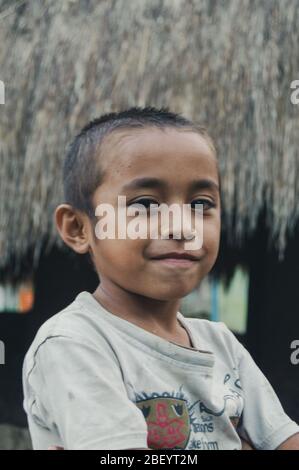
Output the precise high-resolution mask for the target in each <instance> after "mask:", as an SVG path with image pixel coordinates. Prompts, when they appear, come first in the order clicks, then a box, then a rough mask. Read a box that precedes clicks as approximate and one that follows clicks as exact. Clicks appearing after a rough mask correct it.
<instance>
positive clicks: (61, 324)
mask: <svg viewBox="0 0 299 470" xmlns="http://www.w3.org/2000/svg"><path fill="white" fill-rule="evenodd" d="M84 293H85V292H82V293H80V294H78V295H77V296H76V298H75V299H74V300H73V301H72V302H71V303H70V304H69V305H67V306H66V307H64V308H63V309H62V310H60V311H59V312H57V313H56V314H54V315H53V316H52V317H50V318H49V319H48V320H46V321H45V322H44V323H43V324H42V325H41V326H40V327H39V329H38V331H37V333H36V335H35V337H34V340H33V342H32V343H31V346H30V348H29V350H28V351H27V356H28V355H30V354H35V352H36V351H37V350H38V348H39V347H40V346H41V345H42V344H43V343H44V342H45V341H47V340H48V339H50V338H55V337H59V336H60V337H66V338H71V339H72V340H74V341H79V342H81V343H86V344H87V345H89V344H90V343H91V342H92V339H93V338H94V337H95V335H97V339H98V333H99V324H100V323H101V322H99V321H98V320H99V319H97V316H95V315H94V314H93V311H92V309H91V310H89V309H88V308H86V305H84V303H82V302H81V301H80V296H81V295H82V294H84Z"/></svg>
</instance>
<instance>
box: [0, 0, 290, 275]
mask: <svg viewBox="0 0 299 470" xmlns="http://www.w3.org/2000/svg"><path fill="white" fill-rule="evenodd" d="M1 3H2V5H1ZM1 3H0V5H1V6H0V44H1V48H0V79H1V80H3V81H4V82H5V84H6V104H5V106H4V105H2V106H0V110H1V114H0V145H1V147H0V159H1V167H0V267H2V268H3V267H5V266H8V265H9V263H10V262H11V259H12V257H13V259H14V260H15V261H16V262H17V263H18V262H19V261H20V260H21V259H22V257H23V256H24V255H25V254H26V253H28V250H30V249H31V250H32V252H33V253H34V255H35V260H36V261H37V260H38V257H39V253H40V250H41V247H42V246H44V245H43V244H44V243H45V244H46V246H48V247H50V246H52V245H53V244H57V241H58V236H57V234H56V230H55V228H54V225H53V221H52V213H53V209H54V207H55V206H56V204H57V203H59V202H60V201H61V199H62V185H61V162H62V159H63V157H64V152H65V148H66V145H67V144H68V142H69V140H70V139H71V137H72V136H74V134H75V133H77V132H78V131H79V129H80V128H81V127H82V126H83V125H84V124H85V123H86V122H87V121H89V120H90V119H91V118H93V117H95V116H97V115H99V114H102V113H103V112H107V111H110V110H118V109H122V108H124V107H127V106H132V105H140V106H142V105H145V104H147V105H153V106H168V107H170V108H171V109H172V110H174V111H177V112H182V113H184V114H185V115H186V116H188V117H191V118H194V119H196V120H197V121H199V122H201V123H203V124H205V125H207V127H208V128H209V130H210V132H211V134H212V136H213V137H214V139H215V140H216V144H217V147H218V151H219V158H220V163H221V171H222V179H223V180H222V185H223V197H224V199H223V202H224V209H225V214H224V223H225V230H226V231H227V233H229V238H230V240H231V242H232V243H236V242H242V239H243V237H244V235H245V234H248V233H250V232H251V231H252V230H254V228H255V225H256V220H257V217H258V214H259V212H260V210H261V209H262V207H264V206H265V207H266V208H267V223H268V225H269V227H270V229H271V240H272V241H273V243H274V244H275V246H276V247H277V248H278V249H279V251H280V253H281V254H282V253H283V250H284V248H285V244H286V240H287V232H288V231H290V232H291V230H292V229H293V228H294V224H295V222H296V221H298V216H299V204H298V200H299V183H298V179H299V158H298V149H299V106H294V105H292V104H291V102H290V93H291V90H290V83H291V81H292V80H295V79H299V56H298V44H299V28H298V24H299V12H298V5H297V2H296V1H295V0H284V1H283V2H282V1H280V0H267V2H261V1H260V0H240V1H238V2H236V1H233V0H223V1H214V0H189V1H185V0H130V1H127V0H102V1H98V0H91V1H88V2H87V1H85V0H64V1H63V2H57V1H54V0H47V1H45V2H35V1H31V2H30V1H15V2H11V1H2V2H1ZM234 220H236V223H235V222H234ZM14 268H15V269H17V264H16V265H15V266H14ZM9 269H12V266H10V267H9Z"/></svg>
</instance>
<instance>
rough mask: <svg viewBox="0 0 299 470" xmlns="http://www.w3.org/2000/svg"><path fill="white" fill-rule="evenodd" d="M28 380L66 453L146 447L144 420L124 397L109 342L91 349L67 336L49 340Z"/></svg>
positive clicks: (115, 360)
mask: <svg viewBox="0 0 299 470" xmlns="http://www.w3.org/2000/svg"><path fill="white" fill-rule="evenodd" d="M26 380H27V382H30V381H31V382H32V384H31V385H32V387H30V388H31V389H34V391H35V394H36V397H35V398H34V402H35V407H36V406H37V405H38V406H39V412H40V416H43V419H44V420H45V421H47V423H46V424H47V425H48V426H49V428H51V427H54V428H55V430H56V432H58V434H59V436H60V438H61V441H62V442H63V445H64V447H65V449H69V450H73V449H78V450H83V449H84V450H100V449H107V450H110V449H128V448H147V447H148V446H147V425H146V421H145V419H144V417H143V414H142V412H141V411H140V410H139V409H138V408H137V406H136V405H135V404H134V403H133V402H132V401H131V400H130V399H129V397H128V395H127V391H126V388H125V384H124V381H123V376H122V371H121V368H120V366H119V363H118V361H117V358H116V356H115V355H114V352H113V350H112V349H111V348H110V346H109V345H108V344H106V343H105V344H104V343H103V344H99V345H97V346H96V347H95V346H94V345H88V344H84V342H81V341H80V340H77V339H76V340H74V339H73V338H70V337H67V336H55V337H50V338H47V339H46V341H44V342H43V343H42V344H41V345H40V346H39V348H38V350H37V352H36V354H35V364H34V367H33V368H32V369H31V370H30V372H29V373H28V376H27V379H26ZM31 419H32V417H31ZM33 419H34V418H33ZM53 444H55V443H53Z"/></svg>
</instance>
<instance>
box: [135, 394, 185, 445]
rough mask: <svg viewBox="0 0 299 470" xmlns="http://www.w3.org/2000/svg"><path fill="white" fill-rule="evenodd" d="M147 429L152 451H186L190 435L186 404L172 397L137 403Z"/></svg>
mask: <svg viewBox="0 0 299 470" xmlns="http://www.w3.org/2000/svg"><path fill="white" fill-rule="evenodd" d="M136 405H137V406H138V408H139V409H140V410H141V411H142V413H143V415H144V417H145V419H146V423H147V427H148V437H147V443H148V446H149V447H150V448H151V449H185V447H186V445H187V442H188V439H189V435H190V420H189V413H188V409H187V406H186V402H185V401H184V400H182V399H177V398H171V397H158V398H151V399H149V400H142V401H139V402H137V403H136Z"/></svg>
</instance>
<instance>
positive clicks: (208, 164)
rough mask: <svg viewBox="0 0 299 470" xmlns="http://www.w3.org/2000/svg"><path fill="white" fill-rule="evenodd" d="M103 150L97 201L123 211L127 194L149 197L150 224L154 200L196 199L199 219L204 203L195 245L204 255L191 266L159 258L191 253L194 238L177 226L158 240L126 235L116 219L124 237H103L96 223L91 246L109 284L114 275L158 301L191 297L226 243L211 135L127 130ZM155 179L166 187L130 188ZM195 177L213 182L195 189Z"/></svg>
mask: <svg viewBox="0 0 299 470" xmlns="http://www.w3.org/2000/svg"><path fill="white" fill-rule="evenodd" d="M101 155H103V156H101V159H100V166H101V170H102V171H104V172H105V178H104V182H103V183H102V184H101V185H100V186H99V187H98V188H97V190H96V191H95V193H94V194H93V200H92V202H93V206H94V207H96V206H98V205H99V204H101V203H109V204H111V205H113V206H114V209H115V213H116V215H117V213H118V196H119V195H122V196H126V204H127V206H128V205H131V204H132V203H133V202H134V203H137V202H138V201H140V203H141V200H142V204H143V205H145V206H146V207H148V215H146V216H145V217H146V218H147V219H148V222H149V205H150V203H152V204H154V203H156V204H161V203H164V204H167V205H171V204H178V205H180V206H181V207H183V204H191V203H192V204H191V208H192V209H191V214H192V215H191V217H192V218H194V217H195V210H194V207H195V206H194V205H195V203H198V204H199V203H202V204H204V206H203V244H202V247H201V248H200V249H199V250H193V251H192V254H193V255H194V256H196V257H197V258H198V260H196V261H191V262H189V263H187V264H188V265H186V263H185V265H183V263H181V264H175V263H173V264H172V263H167V262H165V259H164V261H161V260H157V259H154V258H155V257H158V256H159V255H161V254H165V253H170V252H182V251H185V248H184V245H185V243H186V241H188V240H186V239H184V236H183V232H182V235H181V239H173V238H172V237H171V233H172V232H171V230H170V235H169V239H161V233H160V229H161V227H160V225H159V236H158V239H151V238H150V234H149V232H148V237H147V238H146V239H135V240H134V239H130V238H128V237H127V238H126V239H118V238H117V228H118V225H117V223H116V238H115V239H103V240H99V239H98V238H97V237H96V235H95V231H94V230H95V226H94V225H92V223H90V226H89V229H88V232H89V245H90V249H91V251H92V254H93V261H94V263H95V267H96V270H97V272H98V274H99V276H100V279H101V283H103V285H104V283H105V280H109V283H111V282H112V283H114V284H116V285H118V286H119V287H121V288H123V289H125V290H126V291H129V292H132V293H135V294H139V295H142V296H146V297H149V298H152V299H157V300H174V299H179V298H181V297H183V296H185V295H187V294H188V293H189V292H191V291H192V290H193V289H194V288H195V287H196V286H197V285H198V284H199V283H200V281H201V280H202V279H203V278H204V276H206V274H207V273H208V272H209V271H210V270H211V268H212V266H213V265H214V263H215V261H216V258H217V254H218V249H219V239H220V195H219V190H218V187H219V179H218V170H217V162H216V158H215V156H214V154H213V152H212V150H211V148H210V147H209V145H208V143H207V141H206V140H205V139H204V137H202V136H201V135H199V134H197V133H195V132H192V131H188V130H184V131H183V130H177V129H173V128H167V129H163V130H160V129H156V128H148V129H142V130H141V129H137V130H135V129H133V130H131V129H128V130H119V131H114V132H113V133H112V134H110V135H109V136H107V137H106V139H105V141H104V143H103V146H102V149H101ZM147 177H148V178H155V179H157V180H159V181H160V186H152V185H150V186H148V187H142V188H134V187H133V186H132V187H131V188H130V187H129V186H130V184H131V183H132V182H133V180H135V179H136V178H147ZM194 180H205V181H207V180H208V181H209V182H210V183H211V184H210V185H207V186H205V185H201V186H202V187H201V188H200V189H199V188H197V189H195V188H193V189H192V182H194ZM145 199H146V201H145ZM136 215H137V214H136ZM131 218H132V217H131ZM127 220H128V221H129V220H130V217H128V219H127ZM170 220H171V219H170ZM159 224H160V222H159ZM148 225H149V224H148ZM182 227H183V225H182ZM192 227H194V224H192ZM163 228H164V227H163ZM169 228H170V229H171V225H170V226H169ZM189 252H190V251H189Z"/></svg>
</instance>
